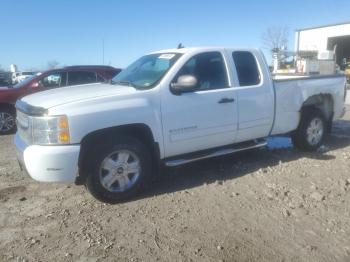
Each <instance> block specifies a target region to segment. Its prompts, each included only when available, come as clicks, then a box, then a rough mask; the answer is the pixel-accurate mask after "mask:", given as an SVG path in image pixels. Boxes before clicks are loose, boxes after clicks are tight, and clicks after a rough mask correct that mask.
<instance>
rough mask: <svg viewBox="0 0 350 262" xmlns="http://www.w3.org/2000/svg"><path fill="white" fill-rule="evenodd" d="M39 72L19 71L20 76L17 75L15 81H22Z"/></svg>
mask: <svg viewBox="0 0 350 262" xmlns="http://www.w3.org/2000/svg"><path fill="white" fill-rule="evenodd" d="M37 73H38V72H19V73H18V76H17V77H16V80H15V83H20V82H22V81H24V80H26V79H27V78H30V77H32V76H34V75H36V74H37Z"/></svg>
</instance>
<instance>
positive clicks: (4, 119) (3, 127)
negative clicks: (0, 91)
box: [0, 107, 16, 135]
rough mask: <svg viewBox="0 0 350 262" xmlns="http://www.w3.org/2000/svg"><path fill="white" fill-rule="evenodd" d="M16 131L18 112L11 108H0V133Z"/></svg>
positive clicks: (6, 133)
mask: <svg viewBox="0 0 350 262" xmlns="http://www.w3.org/2000/svg"><path fill="white" fill-rule="evenodd" d="M15 131H16V113H15V110H13V109H11V108H6V107H5V108H0V135H8V134H12V133H14V132H15Z"/></svg>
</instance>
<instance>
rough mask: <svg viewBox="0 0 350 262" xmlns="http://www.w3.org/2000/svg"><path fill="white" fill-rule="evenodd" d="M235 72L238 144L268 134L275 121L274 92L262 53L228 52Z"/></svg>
mask: <svg viewBox="0 0 350 262" xmlns="http://www.w3.org/2000/svg"><path fill="white" fill-rule="evenodd" d="M228 55H229V57H230V58H231V59H232V62H233V66H234V68H235V71H236V74H235V75H236V82H238V83H237V84H238V87H237V89H236V91H237V96H238V112H239V113H238V119H239V122H238V132H237V139H236V142H242V141H247V140H251V139H256V138H262V137H266V136H268V135H269V133H270V131H271V127H272V124H273V118H274V91H273V87H272V86H271V85H272V81H271V78H270V72H269V71H268V70H267V66H265V64H266V63H265V61H264V59H263V56H262V54H260V53H258V52H251V51H237V50H228Z"/></svg>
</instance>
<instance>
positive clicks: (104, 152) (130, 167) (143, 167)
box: [85, 136, 152, 204]
mask: <svg viewBox="0 0 350 262" xmlns="http://www.w3.org/2000/svg"><path fill="white" fill-rule="evenodd" d="M93 150H94V153H93V155H92V156H90V157H89V159H90V160H92V162H91V163H90V165H89V166H90V167H91V173H90V174H88V177H87V179H86V182H85V186H86V188H87V189H88V191H89V192H90V193H91V195H93V196H94V197H95V198H96V199H98V200H100V201H102V202H105V203H110V204H114V203H118V202H122V201H126V200H129V199H130V198H132V197H134V196H136V195H137V194H138V193H140V191H141V190H142V189H143V188H144V187H145V185H146V183H147V182H148V181H149V180H150V179H149V177H150V175H151V170H152V159H151V157H150V155H151V154H150V152H149V150H148V148H147V147H146V146H145V145H144V144H143V143H142V142H140V141H139V140H137V139H135V138H132V137H127V136H123V137H119V138H118V140H117V141H113V142H112V143H111V142H108V143H104V144H102V145H100V146H98V148H96V149H93Z"/></svg>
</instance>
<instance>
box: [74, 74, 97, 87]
mask: <svg viewBox="0 0 350 262" xmlns="http://www.w3.org/2000/svg"><path fill="white" fill-rule="evenodd" d="M90 83H96V73H95V72H88V71H74V72H68V85H70V86H72V85H83V84H90Z"/></svg>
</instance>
